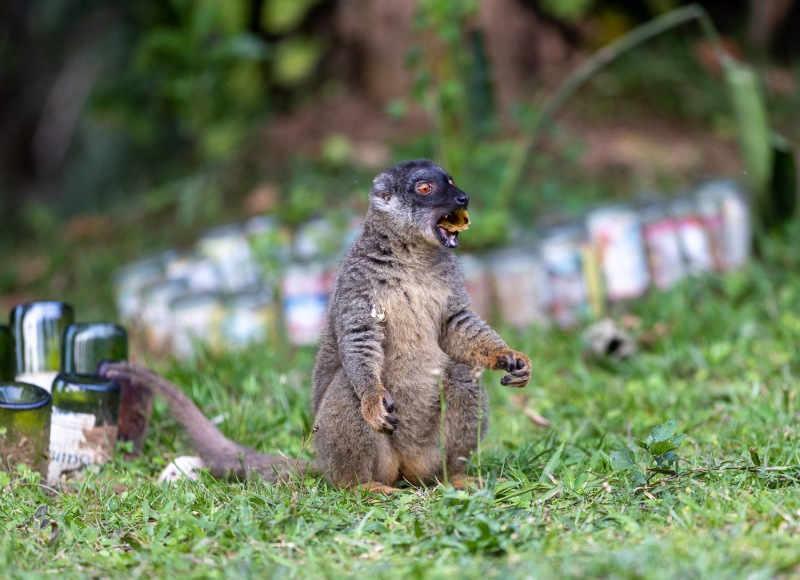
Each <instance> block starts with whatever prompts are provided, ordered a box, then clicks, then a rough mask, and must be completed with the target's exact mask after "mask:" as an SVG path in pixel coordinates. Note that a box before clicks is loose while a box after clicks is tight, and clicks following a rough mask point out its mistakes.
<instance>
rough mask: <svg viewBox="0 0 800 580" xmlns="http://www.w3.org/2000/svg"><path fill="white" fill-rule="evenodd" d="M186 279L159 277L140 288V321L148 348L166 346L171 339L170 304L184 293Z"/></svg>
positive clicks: (186, 288)
mask: <svg viewBox="0 0 800 580" xmlns="http://www.w3.org/2000/svg"><path fill="white" fill-rule="evenodd" d="M188 288H189V285H188V284H187V283H186V280H183V279H180V280H164V279H161V280H159V281H157V282H153V283H152V284H148V285H147V286H145V287H144V288H142V291H141V296H142V315H141V319H142V323H143V325H144V330H145V335H146V339H147V343H148V345H149V346H150V348H153V349H160V348H168V347H169V345H170V341H171V339H172V331H173V326H172V325H173V321H172V310H171V309H170V304H171V303H172V301H173V300H174V299H175V298H176V297H177V296H181V295H182V294H186V292H187V291H188Z"/></svg>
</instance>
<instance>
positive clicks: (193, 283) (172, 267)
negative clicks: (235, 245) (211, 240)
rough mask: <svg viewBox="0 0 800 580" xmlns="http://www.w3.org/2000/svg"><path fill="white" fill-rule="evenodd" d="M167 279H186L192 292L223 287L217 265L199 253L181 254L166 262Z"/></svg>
mask: <svg viewBox="0 0 800 580" xmlns="http://www.w3.org/2000/svg"><path fill="white" fill-rule="evenodd" d="M165 277H166V278H167V280H184V281H185V282H186V286H187V289H188V290H190V291H192V292H215V291H217V290H219V289H220V288H221V287H222V280H220V274H219V271H218V270H217V267H216V265H215V264H214V262H212V261H211V260H210V259H209V258H206V257H204V256H198V255H197V254H192V253H189V254H180V255H175V256H173V257H171V258H170V259H169V260H168V261H167V262H166V264H165Z"/></svg>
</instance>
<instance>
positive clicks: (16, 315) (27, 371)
mask: <svg viewBox="0 0 800 580" xmlns="http://www.w3.org/2000/svg"><path fill="white" fill-rule="evenodd" d="M10 320H11V328H12V330H13V332H14V340H15V341H16V349H15V350H16V359H17V376H16V380H17V381H21V382H25V383H32V384H34V385H38V386H40V387H42V388H43V389H45V390H46V391H50V388H51V387H52V384H53V379H54V378H55V376H56V375H57V374H58V370H59V368H60V353H61V346H60V345H61V333H62V332H63V331H64V328H66V327H67V325H69V324H71V323H72V322H73V321H74V320H75V312H74V310H73V309H72V306H70V305H69V304H66V303H64V302H57V301H42V302H30V303H28V304H19V305H18V306H15V307H14V308H13V309H12V310H11V317H10Z"/></svg>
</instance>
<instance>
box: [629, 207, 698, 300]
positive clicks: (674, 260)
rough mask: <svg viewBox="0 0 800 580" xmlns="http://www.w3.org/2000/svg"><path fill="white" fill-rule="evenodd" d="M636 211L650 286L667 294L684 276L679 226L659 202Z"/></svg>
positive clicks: (667, 209) (666, 208)
mask: <svg viewBox="0 0 800 580" xmlns="http://www.w3.org/2000/svg"><path fill="white" fill-rule="evenodd" d="M638 211H639V220H640V222H641V224H642V236H643V237H644V245H645V249H646V251H647V263H648V265H649V267H650V276H651V278H652V280H653V285H654V286H655V287H656V288H658V289H659V290H666V289H668V288H671V287H672V286H674V285H675V284H677V283H678V282H680V281H681V280H682V279H683V278H684V276H685V275H686V268H685V266H684V263H683V252H682V251H681V242H680V237H679V235H678V223H677V221H676V220H675V218H674V217H673V216H672V215H671V213H670V211H669V207H668V205H667V204H665V203H663V202H661V201H656V202H651V203H647V204H645V205H642V206H641V207H640V208H639V210H638Z"/></svg>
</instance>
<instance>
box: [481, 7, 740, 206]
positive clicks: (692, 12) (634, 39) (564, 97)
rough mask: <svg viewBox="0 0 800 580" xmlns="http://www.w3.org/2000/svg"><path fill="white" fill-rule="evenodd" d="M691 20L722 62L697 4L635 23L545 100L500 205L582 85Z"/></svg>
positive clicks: (515, 158)
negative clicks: (618, 59) (545, 133)
mask: <svg viewBox="0 0 800 580" xmlns="http://www.w3.org/2000/svg"><path fill="white" fill-rule="evenodd" d="M692 20H699V22H700V26H701V28H702V30H703V34H704V35H705V36H706V39H707V40H708V41H709V42H710V43H711V45H712V46H713V47H714V53H715V55H716V56H717V58H718V59H719V60H720V61H721V62H724V61H725V59H727V58H728V56H727V53H726V52H725V47H724V46H723V44H722V42H721V41H720V36H719V33H718V32H717V29H716V28H715V26H714V23H713V22H712V21H711V19H710V18H709V16H708V13H707V12H706V11H705V9H704V8H703V7H702V6H700V5H698V4H690V5H688V6H683V7H681V8H677V9H675V10H671V11H670V12H667V13H666V14H664V15H662V16H659V17H657V18H654V19H653V20H650V21H648V22H645V23H644V24H642V25H641V26H637V27H636V28H634V29H633V30H631V31H630V32H628V33H627V34H625V35H624V36H622V37H621V38H619V39H617V40H615V41H614V42H612V43H611V44H607V45H606V46H604V47H603V48H601V49H600V50H598V51H597V52H596V53H594V54H593V55H592V56H591V57H589V58H588V59H587V60H586V61H584V62H583V63H582V64H581V65H580V66H578V68H577V69H575V71H573V72H572V73H571V74H570V75H569V77H568V78H567V80H566V81H564V82H563V83H562V84H561V85H560V86H559V87H558V89H557V90H556V92H555V93H554V94H553V95H552V96H551V97H550V98H549V99H548V100H547V101H546V102H545V104H544V107H542V110H541V112H540V113H539V115H538V117H537V119H536V121H535V123H534V125H533V127H532V129H531V131H530V133H529V134H528V136H527V137H525V138H524V139H523V140H522V141H521V142H520V143H518V144H517V146H516V148H515V149H514V151H513V152H512V154H511V158H510V160H509V163H508V168H507V170H506V172H505V175H504V177H503V181H502V182H501V184H500V189H499V191H498V198H497V199H498V202H499V204H500V206H501V207H505V208H508V207H509V205H510V202H511V198H512V195H513V192H514V190H515V188H516V187H517V184H518V183H519V181H520V179H521V177H522V172H523V170H524V168H525V164H526V163H527V162H528V158H529V157H530V154H531V151H532V150H533V148H534V147H535V145H536V143H537V142H538V140H539V138H540V137H541V135H542V134H543V133H544V131H545V130H546V129H547V128H548V127H549V126H550V124H551V122H552V120H553V117H555V115H556V113H557V112H558V111H559V110H560V109H561V107H563V106H564V104H565V103H566V102H567V101H568V100H569V99H570V98H571V97H572V95H573V94H575V92H576V91H577V90H578V89H579V88H580V87H581V86H583V84H585V83H586V82H587V81H588V80H589V79H590V78H592V77H593V76H594V75H595V74H597V72H598V71H600V70H601V69H603V68H604V67H606V66H607V65H608V64H609V63H611V62H612V61H614V60H616V59H617V58H619V57H620V56H621V55H623V54H625V53H627V52H628V51H630V50H632V49H634V48H636V47H637V46H639V45H641V44H643V43H644V42H646V41H648V40H650V39H651V38H653V37H655V36H658V35H660V34H662V33H664V32H666V31H668V30H670V29H672V28H675V27H676V26H680V25H681V24H684V23H686V22H690V21H692Z"/></svg>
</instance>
